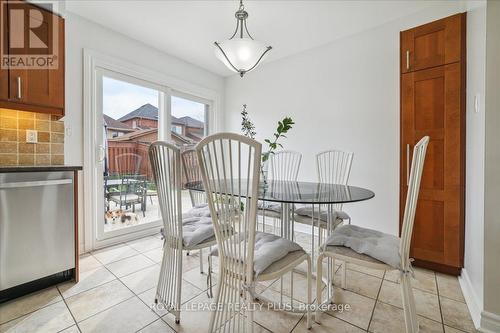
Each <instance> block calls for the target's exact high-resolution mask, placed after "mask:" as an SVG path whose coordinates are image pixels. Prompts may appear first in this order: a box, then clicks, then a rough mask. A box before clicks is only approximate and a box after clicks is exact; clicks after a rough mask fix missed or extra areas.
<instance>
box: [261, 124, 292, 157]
mask: <svg viewBox="0 0 500 333" xmlns="http://www.w3.org/2000/svg"><path fill="white" fill-rule="evenodd" d="M294 124H295V123H294V122H293V120H292V118H290V117H285V118H283V120H281V121H278V127H277V128H276V132H275V133H274V134H273V136H274V138H273V140H272V141H271V140H270V139H265V140H264V141H265V142H266V143H267V144H268V145H269V150H268V151H267V152H265V153H264V154H262V162H265V161H267V160H268V159H269V155H270V154H274V151H275V150H276V149H278V147H280V148H283V145H282V144H281V143H279V142H278V140H279V139H281V138H283V139H285V138H286V135H285V134H287V133H288V131H289V130H291V129H292V125H294Z"/></svg>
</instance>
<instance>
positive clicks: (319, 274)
mask: <svg viewBox="0 0 500 333" xmlns="http://www.w3.org/2000/svg"><path fill="white" fill-rule="evenodd" d="M323 257H324V256H323V254H322V253H320V254H319V255H318V260H317V261H316V315H315V318H314V320H315V321H316V322H317V323H318V324H320V323H321V320H320V319H321V318H320V316H321V309H320V307H321V303H322V300H321V291H322V288H321V287H322V283H323Z"/></svg>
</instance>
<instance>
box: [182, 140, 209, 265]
mask: <svg viewBox="0 0 500 333" xmlns="http://www.w3.org/2000/svg"><path fill="white" fill-rule="evenodd" d="M181 159H182V169H183V171H184V181H185V184H190V183H196V182H202V180H201V171H200V165H199V163H198V157H197V156H196V151H195V150H194V149H188V150H185V151H183V152H182V153H181ZM188 191H189V198H190V199H191V206H192V207H193V208H195V207H200V206H202V205H205V204H207V196H206V195H205V192H201V191H193V190H188ZM188 254H189V252H188ZM199 255H200V273H201V274H203V249H200V253H199Z"/></svg>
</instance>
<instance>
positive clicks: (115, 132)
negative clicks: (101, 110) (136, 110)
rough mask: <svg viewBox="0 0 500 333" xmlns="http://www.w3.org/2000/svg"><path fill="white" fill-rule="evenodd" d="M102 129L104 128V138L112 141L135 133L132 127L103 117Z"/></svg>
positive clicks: (106, 116) (105, 116)
mask: <svg viewBox="0 0 500 333" xmlns="http://www.w3.org/2000/svg"><path fill="white" fill-rule="evenodd" d="M103 118H104V119H103V120H104V127H105V128H106V138H108V139H113V138H117V137H120V136H122V135H125V134H127V133H130V132H133V131H135V130H134V129H133V128H132V127H130V126H128V125H127V124H125V123H122V122H121V121H118V120H116V119H113V118H111V117H110V116H108V115H104V117H103Z"/></svg>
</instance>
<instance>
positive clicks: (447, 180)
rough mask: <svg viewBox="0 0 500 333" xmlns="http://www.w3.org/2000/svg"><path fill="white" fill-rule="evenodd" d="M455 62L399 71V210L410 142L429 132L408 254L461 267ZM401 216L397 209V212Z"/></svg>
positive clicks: (461, 125) (460, 113)
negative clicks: (416, 69)
mask: <svg viewBox="0 0 500 333" xmlns="http://www.w3.org/2000/svg"><path fill="white" fill-rule="evenodd" d="M460 73H461V68H460V63H454V64H449V65H445V66H440V67H435V68H431V69H426V70H421V71H418V72H412V73H406V74H402V79H401V89H402V90H401V103H402V104H401V107H402V112H401V152H400V153H401V208H402V209H401V212H402V211H403V209H404V204H405V201H406V191H407V184H408V172H409V166H410V165H411V158H412V153H413V147H414V146H415V144H416V143H417V142H418V141H419V140H420V139H421V138H422V137H423V136H425V135H428V136H429V137H430V142H429V146H428V148H427V155H426V159H425V165H424V170H423V174H422V181H421V186H420V195H419V199H418V204H417V211H416V216H415V225H414V229H413V239H412V249H411V255H412V256H413V257H414V258H416V259H420V260H423V261H427V262H432V263H438V264H443V265H447V266H450V267H461V265H462V244H463V230H462V226H463V196H462V193H463V172H464V170H463V165H464V163H463V158H464V144H465V142H464V140H463V139H464V137H463V135H462V133H464V132H465V131H464V130H465V128H464V124H465V123H464V116H465V115H464V114H463V107H462V100H461V99H462V95H461V91H463V90H462V89H463V87H461V85H462V81H461V75H460ZM401 215H402V214H401Z"/></svg>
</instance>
